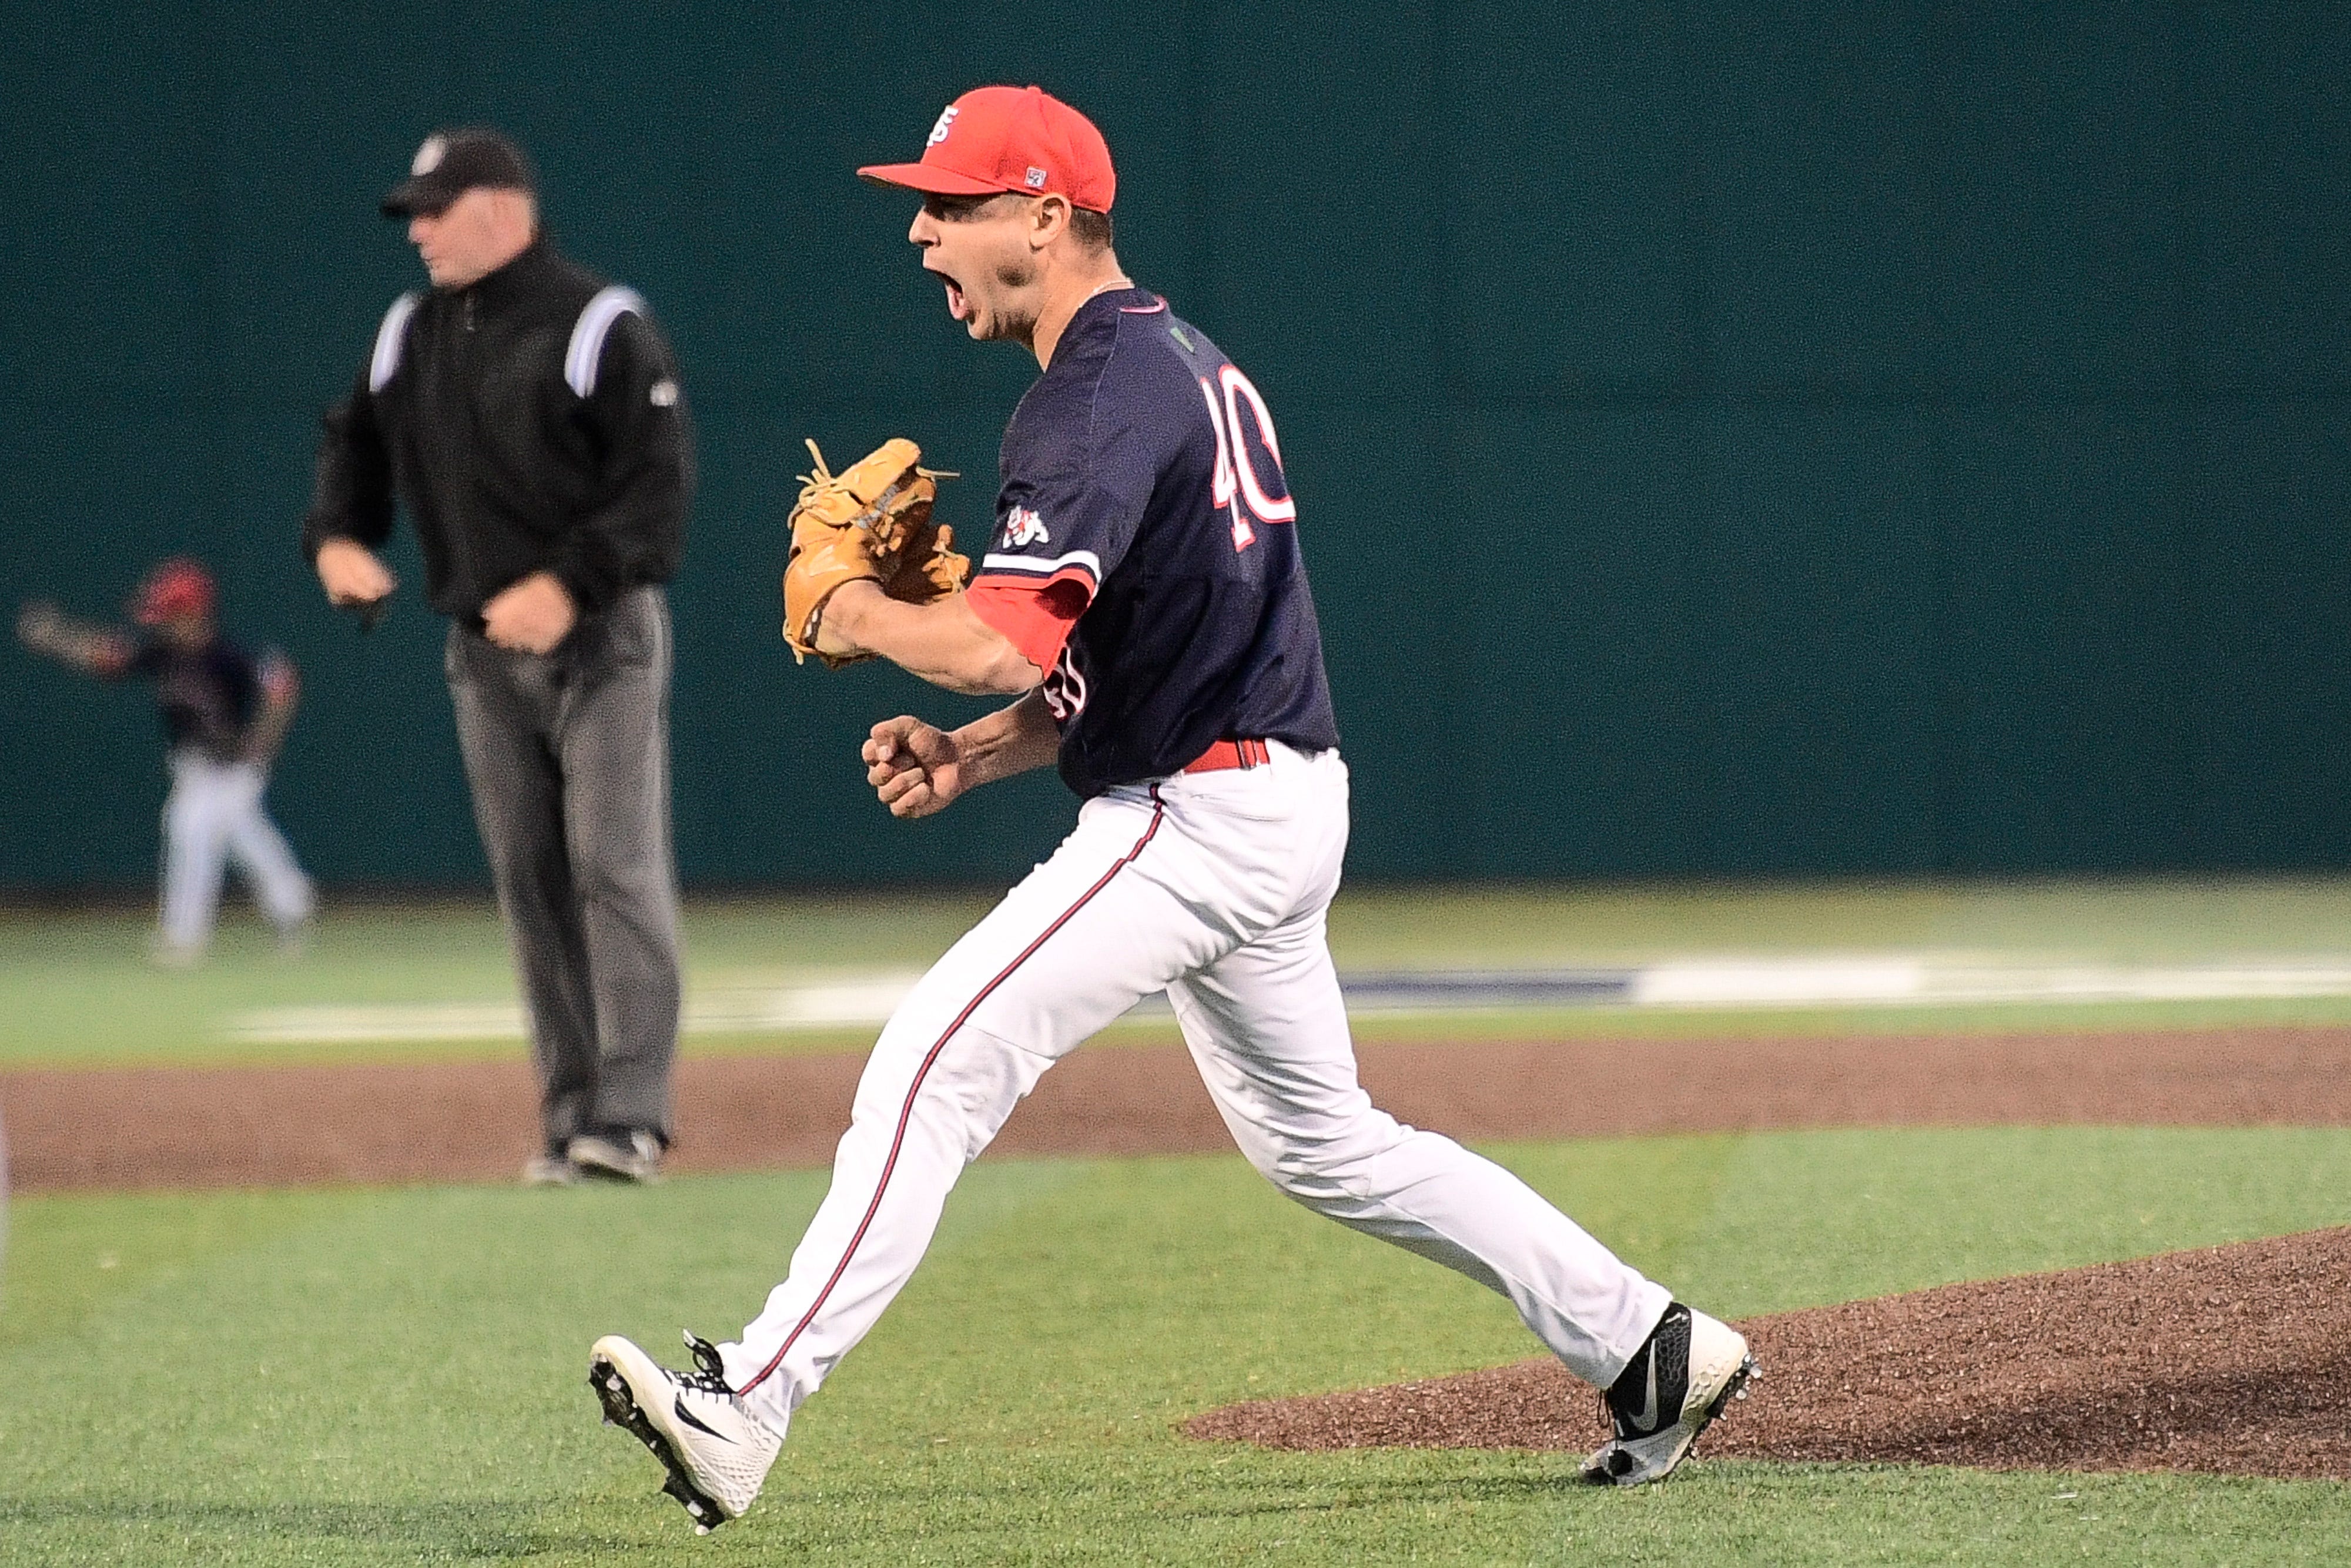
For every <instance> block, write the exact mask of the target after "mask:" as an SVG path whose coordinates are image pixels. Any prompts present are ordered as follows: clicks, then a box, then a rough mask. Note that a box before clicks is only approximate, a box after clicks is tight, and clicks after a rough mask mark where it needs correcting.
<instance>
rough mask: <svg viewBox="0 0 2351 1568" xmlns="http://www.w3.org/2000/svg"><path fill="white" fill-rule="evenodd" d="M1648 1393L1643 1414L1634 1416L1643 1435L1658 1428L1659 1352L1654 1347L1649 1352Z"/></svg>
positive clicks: (1635, 1423)
mask: <svg viewBox="0 0 2351 1568" xmlns="http://www.w3.org/2000/svg"><path fill="white" fill-rule="evenodd" d="M1647 1395H1648V1403H1647V1404H1646V1405H1644V1406H1641V1414H1640V1415H1639V1416H1635V1418H1634V1423H1633V1424H1634V1425H1635V1426H1636V1427H1639V1428H1640V1429H1641V1435H1642V1436H1643V1437H1646V1436H1648V1435H1649V1434H1650V1433H1652V1432H1654V1431H1656V1429H1657V1353H1656V1350H1655V1349H1654V1348H1653V1349H1652V1350H1651V1351H1650V1352H1649V1385H1648V1388H1647Z"/></svg>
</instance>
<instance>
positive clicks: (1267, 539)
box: [972, 288, 1339, 798]
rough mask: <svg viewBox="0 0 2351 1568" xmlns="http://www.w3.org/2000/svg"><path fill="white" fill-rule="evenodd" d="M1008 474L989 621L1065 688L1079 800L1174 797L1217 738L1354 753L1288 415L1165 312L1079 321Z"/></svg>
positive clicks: (981, 603) (1032, 409)
mask: <svg viewBox="0 0 2351 1568" xmlns="http://www.w3.org/2000/svg"><path fill="white" fill-rule="evenodd" d="M1000 469H1001V478H1002V486H1001V488H1000V490H999V492H998V497H997V503H996V532H995V534H994V536H993V538H991V539H990V541H989V544H988V548H987V555H986V556H985V557H984V558H983V559H982V560H981V562H980V568H979V570H978V572H977V574H976V575H975V576H974V578H973V581H972V607H973V609H974V610H976V611H977V612H979V613H980V615H981V616H982V617H983V618H984V619H986V620H987V621H988V622H989V623H990V624H992V625H995V626H997V627H998V629H999V630H1002V631H1003V632H1005V633H1006V634H1007V635H1008V636H1009V637H1010V638H1011V639H1012V641H1013V643H1014V644H1015V645H1016V646H1018V647H1019V649H1020V651H1021V652H1022V653H1024V654H1026V655H1028V656H1029V658H1031V659H1033V660H1035V661H1036V662H1037V664H1038V665H1039V667H1040V668H1042V669H1046V670H1048V671H1049V674H1048V675H1047V677H1046V681H1045V688H1044V695H1045V699H1046V701H1047V703H1048V705H1049V706H1050V708H1051V710H1052V714H1053V717H1054V720H1055V722H1056V723H1057V724H1059V725H1060V727H1061V778H1062V779H1063V780H1064V781H1065V782H1067V783H1068V785H1069V786H1070V788H1071V789H1074V790H1076V791H1077V792H1078V793H1079V794H1080V795H1081V796H1085V797H1089V798H1091V797H1092V796H1095V795H1099V794H1101V793H1102V791H1103V790H1104V789H1109V788H1110V787H1111V786H1113V785H1115V784H1132V783H1136V782H1139V781H1140V780H1143V779H1158V778H1164V777H1165V776H1166V775H1168V774H1170V773H1175V772H1177V771H1179V770H1181V769H1182V768H1183V767H1184V766H1185V764H1186V763H1188V762H1190V761H1192V760H1193V759H1195V758H1197V757H1198V756H1199V755H1200V754H1201V753H1202V752H1204V751H1206V750H1207V748H1208V747H1210V746H1211V745H1212V744H1214V743H1215V742H1217V741H1218V740H1237V739H1259V738H1263V739H1272V740H1281V741H1286V742H1288V743H1289V744H1290V745H1291V746H1294V747H1299V748H1300V749H1301V750H1307V751H1321V750H1327V749H1329V748H1331V747H1335V746H1337V745H1338V744H1339V730H1338V725H1337V722H1336V720H1335V719H1334V718H1333V717H1332V711H1331V690H1330V682H1329V679H1328V677H1327V676H1326V675H1325V674H1324V673H1323V669H1322V633H1321V632H1320V631H1319V630H1318V629H1317V627H1316V625H1315V622H1314V601H1313V598H1312V596H1311V594H1310V593H1309V592H1308V591H1307V586H1306V563H1305V560H1304V558H1303V557H1302V556H1301V554H1300V552H1299V546H1298V530H1297V528H1295V527H1293V526H1292V525H1293V524H1294V522H1295V520H1296V518H1297V516H1298V508H1297V505H1296V503H1295V502H1294V501H1292V500H1291V499H1290V486H1289V485H1288V484H1287V483H1286V482H1285V481H1284V479H1283V477H1282V472H1281V453H1280V442H1279V438H1278V437H1277V436H1276V434H1275V433H1274V428H1273V419H1272V416H1271V414H1270V413H1268V412H1267V409H1266V406H1265V400H1264V399H1263V398H1262V397H1261V396H1259V393H1258V390H1257V388H1256V387H1254V386H1253V385H1251V384H1250V382H1249V378H1248V377H1247V376H1244V375H1243V374H1241V372H1240V371H1239V370H1238V368H1236V367H1235V366H1234V365H1233V363H1232V362H1231V361H1229V360H1227V359H1226V358H1225V356H1224V355H1223V353H1221V352H1220V351H1219V350H1217V346H1216V344H1214V343H1212V342H1210V341H1209V340H1208V339H1207V336H1206V335H1205V334H1203V333H1202V332H1201V331H1200V330H1199V329H1197V328H1196V327H1194V326H1192V325H1190V324H1189V323H1188V322H1186V321H1183V320H1181V319H1178V318H1177V317H1176V316H1175V313H1174V312H1173V311H1171V310H1169V309H1168V308H1167V302H1166V301H1165V300H1164V299H1161V298H1158V297H1156V296H1155V295H1152V294H1149V293H1146V292H1144V290H1142V289H1135V288H1128V289H1117V290H1113V291H1112V292H1109V293H1106V294H1100V295H1096V296H1095V297H1094V298H1092V299H1090V300H1088V301H1086V303H1085V304H1084V305H1082V306H1081V307H1079V308H1078V312H1077V314H1076V315H1075V316H1074V317H1072V318H1071V320H1070V324H1069V326H1068V327H1067V328H1066V329H1064V330H1063V332H1062V334H1061V341H1060V342H1059V343H1058V344H1057V345H1056V346H1055V347H1054V350H1053V360H1052V363H1051V364H1050V366H1049V367H1047V369H1046V371H1045V373H1044V374H1043V375H1041V376H1040V377H1038V379H1037V382H1036V384H1035V385H1034V386H1032V387H1030V388H1029V392H1028V395H1026V396H1025V397H1023V398H1022V399H1021V400H1020V406H1019V409H1018V410H1017V411H1015V412H1014V413H1013V415H1012V423H1011V424H1010V425H1009V426H1008V428H1007V429H1006V431H1005V433H1004V447H1003V453H1002V457H1001V460H1000ZM1072 617H1074V624H1071V619H1072ZM1064 632H1066V641H1063V640H1061V639H1062V634H1063V633H1064Z"/></svg>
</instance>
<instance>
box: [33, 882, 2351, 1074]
mask: <svg viewBox="0 0 2351 1568" xmlns="http://www.w3.org/2000/svg"><path fill="white" fill-rule="evenodd" d="M991 901H992V900H991V898H990V897H989V896H988V895H986V894H977V893H974V894H959V895H941V894H922V895H915V894H890V895H878V894H877V895H869V896H860V897H799V898H767V899H757V900H750V899H738V900H725V899H711V900H700V901H697V902H695V904H692V905H690V906H689V908H688V910H687V918H686V936H687V962H688V970H689V972H688V988H689V991H691V990H693V989H695V988H697V987H703V988H706V987H712V986H719V985H728V984H743V983H785V982H789V981H791V980H793V979H795V978H801V977H808V976H810V975H811V974H813V973H817V972H822V971H833V970H841V969H874V968H883V969H887V968H893V967H899V968H904V967H921V966H923V965H924V964H926V963H927V962H929V961H930V960H931V959H932V958H934V957H935V956H938V954H939V953H941V952H943V951H944V950H945V949H946V946H947V945H948V944H949V943H951V942H952V941H953V940H954V939H955V938H956V936H957V935H959V934H960V933H961V932H962V931H963V930H964V929H965V928H966V927H967V925H970V924H971V922H972V920H973V919H975V918H976V917H977V915H979V914H980V913H981V912H982V911H983V910H985V909H986V908H987V906H988V904H989V903H990V902H991ZM145 935H146V928H145V918H144V916H143V915H138V914H130V913H74V912H64V913H60V912H53V911H22V910H19V911H14V912H9V911H0V999H5V1007H0V1070H5V1069H7V1068H11V1067H34V1066H58V1065H79V1064H90V1065H95V1064H124V1063H131V1062H141V1061H147V1062H181V1063H187V1062H214V1061H338V1060H354V1061H356V1060H365V1061H381V1060H387V1059H392V1058H408V1059H416V1058H422V1057H428V1056H432V1057H481V1056H486V1055H516V1054H519V1052H520V1049H521V1048H520V1045H519V1043H518V1042H516V1041H512V1040H431V1041H423V1042H402V1043H385V1042H376V1041H362V1042H357V1043H350V1044H334V1043H318V1042H302V1043H298V1044H286V1045H256V1044H251V1043H242V1042H239V1041H237V1040H235V1039H234V1038H233V1037H232V1035H231V1032H230V1026H231V1023H232V1020H233V1019H235V1018H236V1017H237V1016H238V1015H239V1014H240V1013H243V1012H246V1011H247V1010H250V1009H257V1008H269V1007H286V1006H298V1005H308V1004H331V1005H348V1004H352V1003H421V1004H431V1003H496V1002H511V1001H512V1000H513V998H514V994H515V992H514V984H513V978H512V976H511V974H510V972H509V970H508V969H507V957H506V946H505V941H504V938H503V937H502V936H500V934H499V931H498V927H497V921H496V914H495V912H494V911H493V910H492V909H491V907H490V905H489V904H488V901H487V899H486V898H484V899H479V900H475V901H468V902H453V903H448V904H433V905H424V906H419V907H413V908H402V907H397V906H395V907H389V908H386V907H369V906H359V907H353V908H346V909H341V910H330V911H329V916H328V918H327V919H325V920H324V921H323V922H322V923H321V925H320V926H319V931H318V934H317V936H316V939H315V940H314V941H313V943H312V945H311V946H310V948H309V950H308V951H307V952H305V953H303V954H301V955H299V956H294V957H290V958H289V957H285V956H280V955H278V954H277V953H276V952H274V951H272V950H271V948H270V946H269V945H268V943H267V942H266V939H265V936H264V935H263V933H262V931H261V930H260V929H259V928H258V927H257V926H256V924H255V923H254V922H252V921H251V920H250V919H249V918H245V919H235V920H232V921H231V922H230V923H229V924H228V925H227V927H226V928H225V931H224V933H223V936H222V939H221V941H220V943H219V945H218V947H217V949H216V951H215V953H214V957H213V960H212V962H211V963H209V964H208V965H206V966H205V967H203V968H200V969H197V970H194V971H192V972H184V973H183V972H176V971H172V970H164V969H158V968H155V967H152V966H150V965H149V964H148V963H147V962H146V961H145V958H144V950H145V949H144V941H145ZM1332 947H1333V950H1334V951H1335V953H1336V954H1337V956H1338V958H1339V961H1340V963H1341V965H1342V967H1346V968H1357V969H1381V968H1395V967H1446V966H1456V967H1500V968H1507V967H1541V966H1559V967H1607V966H1617V965H1630V964H1639V963H1644V962H1648V961H1652V960H1656V959H1660V958H1670V957H1675V956H1685V955H1689V954H1725V953H1736V954H1752V955H1774V954H1801V953H1814V952H1847V953H1850V952H1862V953H1885V952H1921V951H1924V952H1933V953H1938V954H1946V955H1959V956H1969V957H1973V958H1980V959H1984V960H1989V961H1994V962H1997V961H2001V960H2017V959H2023V960H2031V961H2076V962H2106V963H2116V962H2125V963H2128V962H2138V963H2145V962H2167V961H2181V962H2197V961H2210V960H2216V959H2228V958H2232V957H2240V956H2265V957H2282V958H2294V957H2307V956H2335V957H2338V958H2339V957H2343V956H2346V955H2351V878H2340V877H2337V878H2304V879H2246V878H2239V879H2231V880H2222V881H2214V880H2186V879H2140V880H2133V881H2126V882H2116V883H2070V882H2068V883H1952V884H1936V883H1924V884H1912V883H1899V884H1895V883H1829V884H1821V885H1816V886H1800V887H1711V886H1703V885H1692V886H1677V887H1637V886H1635V887H1610V886H1602V887H1571V888H1562V889H1524V890H1507V889H1506V890H1495V889H1461V890H1453V891H1440V892H1436V893H1431V892H1427V891H1421V890H1414V891H1405V890H1388V889H1371V890H1366V891H1350V892H1348V893H1346V894H1343V895H1342V897H1341V899H1340V901H1339V903H1338V904H1336V905H1335V906H1334V907H1333V910H1332ZM2241 1022H2253V1023H2324V1024H2340V1023H2351V997H2308V998H2291V999H2260V998H2247V999H2238V1000H2216V1001H2201V1002H2168V1003H2117V1002H2107V1003H2098V1004H2090V1005H2063V1006H2054V1005H2048V1004H2038V1003H2022V1004H2020V1003H2011V1004H2003V1005H1982V1004H1975V1005H1965V1006H1955V1005H1943V1006H1937V1007H1931V1008H1926V1007H1915V1006H1914V1007H1871V1008H1851V1007H1848V1008H1836V1009H1825V1008H1807V1009H1753V1010H1747V1011H1737V1010H1725V1009H1629V1008H1620V1007H1605V1008H1579V1009H1558V1010H1551V1011H1544V1012H1518V1013H1511V1014H1477V1013H1468V1014H1432V1015H1423V1016H1415V1017H1392V1018H1383V1019H1373V1020H1369V1021H1367V1022H1366V1023H1365V1024H1364V1026H1363V1033H1364V1035H1365V1036H1366V1037H1367V1038H1372V1039H1414V1038H1430V1039H1471V1040H1474V1039H1482V1038H1497V1037H1516V1038H1538V1039H1542V1038H1555V1037H1561V1036H1579V1037H1589V1036H1595V1035H1597V1036H1610V1037H1614V1036H1620V1035H1659V1034H1667V1035H1691V1034H1708V1035H1712V1034H1732V1035H1738V1034H1756V1033H1765V1032H1769V1033H1780V1034H1790V1033H1792V1034H1817V1033H1823V1032H1829V1031H1836V1032H1847V1031H1855V1030H1865V1031H1875V1032H1896V1033H1908V1032H1917V1031H1924V1030H1980V1029H2087V1028H2140V1027H2178V1026H2182V1025H2187V1024H2198V1023H2213V1024H2220V1023H2241ZM872 1032H873V1031H872V1030H871V1029H869V1028H863V1027H832V1028H825V1029H815V1030H802V1031H799V1032H796V1033H792V1034H773V1033H768V1034H758V1035H741V1036H730V1035H706V1034H705V1035H696V1036H695V1037H694V1038H693V1039H692V1040H690V1041H689V1042H688V1045H687V1049H688V1050H689V1051H697V1052H718V1051H757V1052H780V1051H844V1050H862V1048H863V1047H864V1046H865V1045H866V1044H867V1043H868V1042H869V1041H870V1040H871V1039H872ZM1171 1033H1172V1030H1170V1028H1169V1026H1168V1025H1166V1024H1165V1022H1164V1021H1157V1022H1138V1023H1135V1024H1133V1025H1129V1026H1123V1027H1122V1029H1120V1030H1114V1031H1113V1036H1112V1038H1113V1040H1115V1039H1118V1038H1122V1037H1123V1038H1128V1039H1155V1038H1166V1037H1168V1036H1169V1035H1170V1034H1171Z"/></svg>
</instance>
